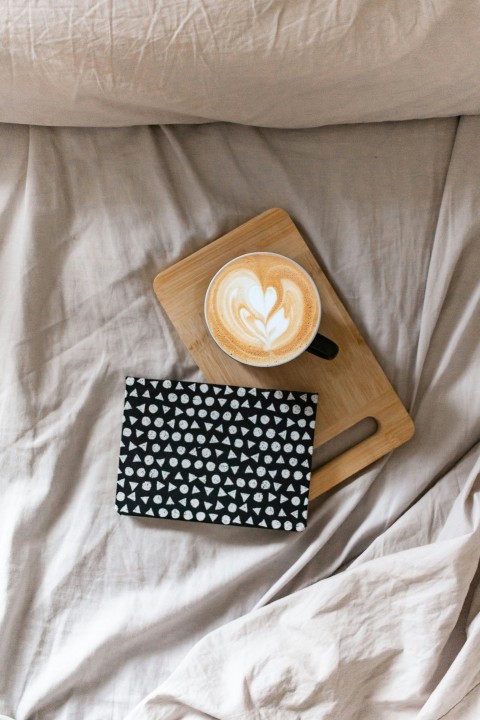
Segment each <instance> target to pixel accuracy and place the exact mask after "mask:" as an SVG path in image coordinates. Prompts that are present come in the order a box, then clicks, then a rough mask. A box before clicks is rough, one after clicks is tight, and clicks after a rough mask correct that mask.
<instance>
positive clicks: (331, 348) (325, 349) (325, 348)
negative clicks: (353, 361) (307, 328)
mask: <svg viewBox="0 0 480 720" xmlns="http://www.w3.org/2000/svg"><path fill="white" fill-rule="evenodd" d="M307 352H309V353H312V355H316V356H317V357H320V358H323V359H324V360H333V358H335V357H337V354H338V345H337V344H336V343H334V342H333V340H329V339H328V338H327V337H325V335H315V337H314V338H313V341H312V342H311V343H310V345H309V346H308V348H307Z"/></svg>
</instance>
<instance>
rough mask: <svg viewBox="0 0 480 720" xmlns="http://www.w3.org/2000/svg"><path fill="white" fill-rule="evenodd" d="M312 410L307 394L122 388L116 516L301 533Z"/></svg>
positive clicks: (174, 386) (134, 383)
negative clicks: (145, 517) (143, 516)
mask: <svg viewBox="0 0 480 720" xmlns="http://www.w3.org/2000/svg"><path fill="white" fill-rule="evenodd" d="M317 400H318V398H317V395H315V394H313V393H300V392H290V391H283V390H263V389H259V388H241V387H235V386H228V385H211V384H208V383H189V382H179V381H177V380H148V379H146V378H134V377H128V378H126V391H125V405H124V419H123V427H122V438H121V442H120V460H119V469H118V480H117V493H116V507H117V510H118V512H119V513H120V514H123V515H145V516H147V517H148V516H150V517H160V518H168V519H174V520H186V521H194V522H207V523H216V524H219V525H244V526H246V527H249V526H250V527H252V526H254V527H262V528H269V529H273V530H286V531H297V532H298V531H301V530H303V529H304V528H305V526H306V524H307V512H308V491H309V483H310V474H311V459H312V449H313V434H314V430H315V411H316V404H317ZM147 477H148V478H149V479H148V480H146V479H144V478H147Z"/></svg>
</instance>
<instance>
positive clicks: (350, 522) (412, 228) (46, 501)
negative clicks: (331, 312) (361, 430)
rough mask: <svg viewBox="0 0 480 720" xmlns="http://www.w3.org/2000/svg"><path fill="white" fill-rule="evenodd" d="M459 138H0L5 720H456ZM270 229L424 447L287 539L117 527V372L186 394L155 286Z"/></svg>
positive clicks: (193, 528)
mask: <svg viewBox="0 0 480 720" xmlns="http://www.w3.org/2000/svg"><path fill="white" fill-rule="evenodd" d="M478 131H479V120H478V119H476V118H470V119H461V120H460V121H459V123H458V122H457V120H456V119H444V120H428V121H418V122H417V121H415V122H406V123H391V124H378V125H357V126H349V127H328V128H322V129H313V130H289V131H285V130H277V131H275V130H261V129H254V128H245V127H241V126H229V125H225V124H213V125H203V126H199V127H187V126H184V127H175V128H166V127H159V128H130V129H126V128H125V129H101V130H83V129H60V128H57V129H47V128H34V127H31V128H28V127H19V126H17V127H16V126H3V127H2V128H0V148H1V149H0V154H1V157H2V158H3V162H2V164H1V168H0V173H1V180H0V188H1V195H0V199H1V225H0V232H1V237H2V245H1V253H2V255H1V261H0V275H1V277H0V294H1V303H2V309H3V312H2V314H1V318H0V332H1V338H2V352H1V358H2V373H1V383H2V386H1V396H0V397H1V415H0V418H1V438H2V456H1V468H2V469H1V476H2V505H1V514H2V522H1V525H0V539H1V541H0V552H1V555H2V559H1V575H0V578H1V583H2V591H1V598H2V614H1V626H0V651H1V657H0V666H1V669H2V672H1V674H0V688H1V696H0V697H1V704H0V712H3V713H5V714H6V715H7V716H10V717H13V718H15V719H16V720H27V719H28V720H32V719H33V718H35V719H37V718H42V720H44V719H48V720H50V719H53V718H55V719H56V720H57V719H61V720H66V719H67V718H72V717H85V718H89V719H93V720H100V719H101V718H102V719H103V718H112V719H113V718H115V720H116V719H117V718H124V717H125V716H126V715H127V714H128V712H129V711H131V710H132V708H133V707H134V706H135V704H136V703H138V702H140V701H141V700H142V698H143V697H145V696H146V695H148V694H149V693H151V692H152V691H154V689H155V688H156V687H157V686H160V687H159V689H158V690H157V691H155V692H154V694H153V695H152V696H151V697H150V699H149V700H148V701H147V702H146V703H145V704H144V705H142V706H140V707H139V708H138V709H137V710H136V711H134V713H133V715H132V717H135V718H164V717H167V718H199V717H201V718H204V717H215V718H217V717H218V718H227V717H228V718H230V717H245V718H247V717H262V718H264V717H268V718H270V717H272V718H296V717H315V718H340V717H341V718H342V719H344V718H356V717H362V718H417V717H419V718H422V719H423V718H440V717H442V716H443V715H444V714H445V713H449V712H450V715H447V717H449V718H450V717H452V718H454V717H455V718H457V717H459V718H460V717H472V718H473V717H475V712H476V710H472V711H471V714H470V716H469V715H468V711H467V710H465V711H464V709H465V707H467V706H468V703H472V702H474V700H473V698H476V697H477V696H476V695H475V692H476V691H477V690H476V689H477V683H478V681H479V678H478V667H479V664H478V662H477V660H478V639H477V638H478V603H479V595H478V585H477V583H478V580H476V579H475V577H474V576H475V570H476V567H477V564H478V553H479V545H478V532H479V508H478V494H475V491H476V489H478V485H476V484H475V483H476V475H475V473H476V471H477V472H478V467H477V466H476V462H477V458H478V445H476V443H478V433H479V417H480V413H479V395H478V372H479V355H478V327H479V322H478V301H479V286H478V222H479V221H478V212H477V206H478V201H479V198H478V193H479V190H478V188H479V187H480V183H479V182H478V180H479V173H480V157H479V151H478V143H477V141H476V139H477V137H478ZM273 205H279V206H283V207H284V208H285V209H286V210H287V211H288V212H290V213H291V215H292V217H293V218H294V219H295V221H296V222H297V223H298V224H299V227H300V228H301V230H302V232H303V233H304V235H305V237H306V239H307V241H308V242H309V244H310V246H311V247H312V249H313V250H314V252H315V254H316V256H317V257H318V259H319V260H320V261H321V262H322V264H323V267H324V268H325V270H326V272H327V273H328V275H329V276H330V278H331V279H332V281H333V282H334V284H335V286H336V288H337V289H338V291H339V293H340V295H341V297H342V298H343V300H344V302H345V303H346V305H347V307H348V309H349V311H350V312H351V314H352V316H353V317H354V319H355V321H356V322H357V323H358V325H359V327H360V328H361V330H362V332H363V333H364V335H365V337H366V338H367V340H368V342H369V343H370V344H371V346H372V348H373V349H374V351H375V353H376V355H377V357H378V359H379V360H380V362H381V363H382V365H383V367H384V368H385V370H386V372H387V373H388V375H389V377H390V378H391V380H392V382H393V383H394V385H395V387H396V388H397V389H398V391H399V392H400V394H401V396H402V398H403V400H404V402H405V403H406V404H407V406H408V407H409V408H410V409H411V412H412V415H413V417H414V419H415V422H416V427H417V432H416V436H415V437H414V439H413V440H412V441H410V442H409V443H408V444H406V445H405V446H404V447H402V448H400V449H399V450H397V451H396V452H394V453H393V454H392V455H391V456H390V457H388V458H384V459H383V460H381V461H380V462H378V463H377V464H376V465H374V466H373V467H372V468H370V469H368V470H367V471H365V472H363V473H362V474H361V475H360V477H358V478H356V479H353V480H351V481H349V482H347V483H345V484H344V485H343V486H341V487H339V488H338V489H337V490H335V491H332V492H330V493H329V494H328V495H326V496H324V497H321V498H319V499H318V500H316V501H315V502H314V503H313V504H312V508H311V517H310V521H309V526H308V528H307V530H306V531H305V532H303V533H300V534H298V535H295V537H291V536H290V535H291V534H288V535H289V537H285V536H283V535H280V536H278V534H277V533H275V534H273V533H272V534H270V533H268V532H267V531H264V530H256V529H245V528H228V529H222V528H217V527H215V526H210V527H207V526H205V527H202V526H199V525H194V524H191V525H190V524H188V523H179V524H176V523H173V522H171V521H170V522H169V521H161V520H149V519H140V518H138V519H133V518H124V517H120V516H118V515H117V514H116V512H115V510H114V491H115V475H116V464H117V453H118V441H119V432H120V424H121V410H122V402H123V397H122V396H123V378H124V375H125V374H140V375H146V376H149V377H156V376H158V377H162V376H163V377H164V376H175V377H179V378H189V379H194V378H198V377H199V373H198V370H197V369H196V367H195V366H194V364H193V362H192V360H191V358H190V357H189V355H188V353H187V352H186V351H185V349H184V347H183V346H182V343H181V342H180V340H179V339H178V337H177V336H176V334H175V331H174V330H173V328H172V327H171V326H170V324H169V322H168V320H167V319H166V317H165V316H164V314H163V311H162V309H161V308H160V306H159V305H158V304H157V302H156V300H155V298H154V296H153V293H152V287H151V283H152V280H153V277H154V276H155V274H156V273H157V271H158V270H159V269H161V268H162V267H165V266H167V265H168V264H170V263H173V262H175V260H177V259H178V258H180V257H182V256H184V255H186V254H188V253H189V252H191V251H193V250H195V249H197V248H199V247H201V246H202V245H203V244H204V243H206V242H208V241H210V240H211V239H213V238H215V237H217V236H219V235H220V234H222V233H224V232H226V231H227V230H228V229H230V228H232V227H234V226H235V225H237V224H239V223H241V222H243V221H245V220H247V219H248V218H249V217H251V216H253V215H255V214H256V213H258V212H261V211H262V210H264V209H267V208H268V207H271V206H273ZM272 535H275V537H272ZM286 535H287V534H286ZM229 621H234V622H233V623H229ZM210 631H214V632H213V633H212V634H210V635H209V633H210ZM205 636H207V637H206V638H205V639H204V640H202V642H201V643H200V645H198V646H197V647H196V648H195V649H194V650H192V648H194V646H195V644H196V643H197V642H198V641H200V640H201V639H202V638H204V637H205ZM189 651H192V654H190V655H188V653H189ZM181 661H183V664H180V663H181ZM177 666H178V667H177ZM176 668H177V669H176ZM172 673H173V675H172ZM170 676H171V677H170ZM169 678H170V679H169ZM162 683H163V685H162ZM455 706H456V707H455ZM475 707H476V708H478V704H477V705H475ZM459 708H462V710H461V711H460V710H459ZM462 713H463V714H462ZM472 713H473V714H472Z"/></svg>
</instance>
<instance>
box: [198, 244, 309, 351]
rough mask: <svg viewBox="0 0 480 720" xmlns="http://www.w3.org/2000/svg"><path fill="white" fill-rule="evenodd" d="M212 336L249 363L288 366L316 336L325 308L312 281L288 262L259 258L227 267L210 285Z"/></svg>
mask: <svg viewBox="0 0 480 720" xmlns="http://www.w3.org/2000/svg"><path fill="white" fill-rule="evenodd" d="M206 313H207V318H208V324H209V327H210V331H211V333H212V335H213V337H214V338H215V339H216V340H217V342H218V343H219V345H220V346H221V347H223V348H224V350H226V352H228V353H229V354H231V355H233V356H236V357H238V359H240V360H243V361H244V362H251V363H252V364H260V363H261V362H262V359H263V360H264V361H265V364H276V363H277V362H285V361H286V359H289V356H290V355H295V354H297V353H298V351H299V348H300V349H301V348H302V346H303V347H304V346H305V345H306V344H309V342H310V341H311V339H312V338H313V335H314V334H315V332H316V330H317V327H318V321H319V313H320V308H319V304H318V298H317V295H316V292H315V289H314V287H313V284H312V281H311V279H310V277H309V276H308V275H307V274H306V273H305V272H304V271H303V270H302V269H301V268H300V267H299V266H297V265H296V264H295V263H292V262H291V261H290V260H288V259H287V258H283V257H282V256H278V255H274V254H270V253H256V254H252V255H247V256H243V257H240V258H237V259H236V260H235V261H233V262H232V263H230V264H229V265H227V266H226V267H225V268H224V269H223V270H222V271H221V272H220V273H219V275H218V276H217V277H216V278H215V280H214V282H213V283H212V285H211V288H210V291H209V294H208V297H207V302H206Z"/></svg>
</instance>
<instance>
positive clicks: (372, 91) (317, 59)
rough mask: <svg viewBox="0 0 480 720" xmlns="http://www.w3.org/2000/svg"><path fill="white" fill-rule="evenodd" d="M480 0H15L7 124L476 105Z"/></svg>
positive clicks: (371, 117) (4, 33)
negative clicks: (40, 0)
mask: <svg viewBox="0 0 480 720" xmlns="http://www.w3.org/2000/svg"><path fill="white" fill-rule="evenodd" d="M479 25H480V5H479V3H478V2H477V1H476V0H462V1H459V0H420V1H419V0H404V1H403V2H401V3H399V2H397V1H396V0H383V2H375V1H374V0H350V1H349V2H340V0H296V2H289V1H288V0H273V1H271V0H255V2H249V3H245V2H238V0H162V1H161V2H160V0H150V1H149V2H144V0H83V1H82V2H75V3H58V2H56V1H55V0H42V2H34V0H9V2H8V3H4V7H3V8H2V13H1V14H0V122H14V123H31V124H37V125H63V126H67V125H74V126H119V125H143V124H154V123H155V124H156V123H198V122H209V121H215V120H221V121H229V122H235V123H243V124H248V125H257V126H264V127H290V128H293V127H318V126H321V125H328V124H333V123H358V122H372V121H380V120H402V119H410V118H428V117H444V116H449V115H450V116H455V115H460V114H463V115H466V114H472V113H476V112H478V108H479V107H480V83H479V80H478V66H479V64H480V44H479V43H478V37H477V35H478V27H479Z"/></svg>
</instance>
